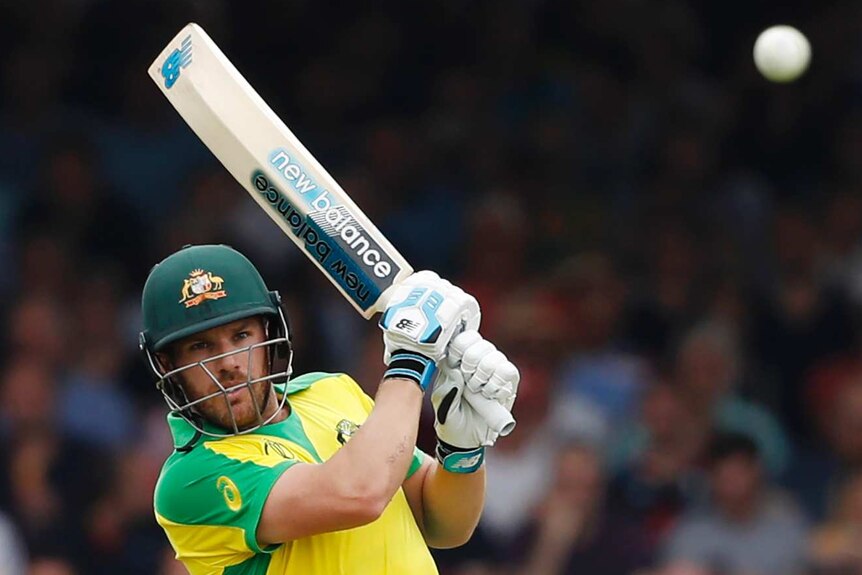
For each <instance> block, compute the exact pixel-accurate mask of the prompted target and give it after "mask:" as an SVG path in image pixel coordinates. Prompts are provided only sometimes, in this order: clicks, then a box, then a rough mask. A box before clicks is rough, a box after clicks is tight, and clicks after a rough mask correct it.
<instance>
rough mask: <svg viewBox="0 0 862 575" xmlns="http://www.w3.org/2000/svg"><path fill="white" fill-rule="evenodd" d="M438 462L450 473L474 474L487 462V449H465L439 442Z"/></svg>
mask: <svg viewBox="0 0 862 575" xmlns="http://www.w3.org/2000/svg"><path fill="white" fill-rule="evenodd" d="M436 455H437V461H439V462H440V464H441V465H442V466H443V469H445V470H446V471H449V472H450V473H473V472H475V471H477V470H478V469H479V468H480V467H482V462H484V461H485V448H484V447H474V448H472V449H463V448H461V447H455V446H454V445H449V444H448V443H445V442H443V441H440V440H439V439H438V440H437V450H436Z"/></svg>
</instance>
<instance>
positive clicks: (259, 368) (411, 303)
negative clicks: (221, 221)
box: [140, 245, 520, 575]
mask: <svg viewBox="0 0 862 575" xmlns="http://www.w3.org/2000/svg"><path fill="white" fill-rule="evenodd" d="M142 308H143V310H142V311H143V331H142V332H141V336H140V342H141V350H142V352H143V353H144V355H145V357H146V360H147V362H148V364H149V366H150V368H151V369H152V371H153V373H154V375H155V377H156V380H157V384H156V385H157V387H158V389H159V390H160V391H161V392H162V394H163V395H164V397H165V400H166V401H167V403H168V406H169V409H170V413H169V415H168V424H169V426H170V429H171V433H172V436H173V441H174V451H173V453H172V454H171V455H170V457H169V458H168V459H167V461H166V462H165V464H164V467H163V468H162V473H161V476H160V478H159V481H158V484H157V486H156V492H155V514H156V519H157V521H158V523H159V524H160V525H161V526H162V528H164V530H165V533H166V534H167V536H168V539H169V540H170V542H171V545H172V546H173V548H174V550H175V551H176V554H177V558H178V559H179V560H180V561H182V562H183V564H184V565H185V566H186V568H187V569H188V570H189V572H190V573H191V574H192V575H300V574H301V575H308V574H320V575H330V574H331V575H338V574H344V575H347V574H349V575H386V574H390V575H392V574H399V575H401V574H410V575H425V574H432V573H437V569H436V567H435V565H434V561H433V559H432V557H431V554H430V552H429V549H428V548H429V547H440V548H443V547H454V546H458V545H461V544H463V543H465V542H466V541H467V540H468V539H469V538H470V536H471V534H472V532H473V530H474V528H475V527H476V524H477V523H478V521H479V517H480V515H481V512H482V507H483V503H484V490H485V469H484V466H483V457H484V449H485V447H487V446H491V445H493V444H494V442H495V440H496V439H497V434H496V433H495V432H494V431H493V430H491V429H490V428H489V427H488V425H487V424H486V423H485V422H484V420H483V419H482V418H480V417H479V416H478V414H477V413H476V412H475V411H474V410H473V408H472V407H471V406H470V403H469V402H468V401H467V400H465V399H464V398H465V395H467V396H469V395H470V394H481V395H482V396H483V397H485V398H488V399H492V400H494V401H496V402H499V403H500V404H501V405H503V406H504V407H505V408H506V409H508V410H511V408H512V404H513V402H514V400H515V394H516V392H517V387H518V381H519V377H520V376H519V374H518V370H517V369H516V368H515V366H514V365H512V363H511V362H509V361H508V359H507V358H506V356H505V355H503V354H502V353H501V352H500V351H498V350H497V349H496V348H495V347H494V346H493V345H492V344H491V343H490V342H488V341H486V340H485V339H483V338H482V337H481V336H480V335H479V333H478V331H476V329H477V328H478V325H479V306H478V303H477V302H476V300H475V298H473V297H472V296H470V295H468V294H466V293H465V292H464V291H463V290H461V289H459V288H457V287H455V286H453V285H452V284H451V283H449V282H447V281H445V280H443V279H441V278H440V277H438V276H437V275H436V274H434V273H432V272H418V273H415V274H413V275H412V276H410V277H408V278H407V279H406V280H405V281H404V282H402V283H401V284H400V285H398V286H397V287H396V288H395V290H394V292H393V295H392V297H391V298H390V300H389V306H388V307H387V308H386V310H385V312H384V313H383V315H382V318H381V320H380V327H381V329H382V331H383V341H384V344H385V353H384V358H383V359H384V363H385V365H386V369H385V370H384V371H383V376H382V381H381V382H380V386H379V388H378V391H377V394H376V397H375V399H374V400H372V399H371V398H370V397H368V396H367V395H366V394H365V393H363V391H362V389H361V388H360V387H359V386H358V385H357V384H356V382H354V381H353V380H352V379H351V378H350V377H349V376H348V375H346V374H334V373H322V372H315V373H308V374H305V375H301V376H298V377H292V373H291V360H292V353H293V352H292V348H291V337H292V334H291V332H290V327H289V323H288V321H287V314H286V312H285V310H284V309H282V306H281V303H280V299H279V296H278V293H277V292H275V291H270V290H269V289H268V288H267V286H266V284H265V283H264V281H263V279H262V278H261V276H260V274H259V273H258V271H257V269H255V267H254V266H253V265H252V264H251V262H249V260H248V259H246V258H245V257H244V256H243V255H242V254H240V253H239V252H237V251H235V250H234V249H232V248H230V247H227V246H223V245H202V246H187V247H185V248H183V249H181V250H179V251H178V252H176V253H174V254H172V255H170V256H169V257H167V258H166V259H165V260H163V261H162V262H161V263H159V264H157V265H156V266H155V267H154V268H153V269H152V271H151V272H150V274H149V277H148V278H147V281H146V284H145V285H144V289H143V295H142ZM429 387H430V388H432V389H431V402H432V404H433V407H434V411H435V416H436V421H435V426H434V427H435V430H436V434H437V448H436V453H435V457H430V456H428V455H426V454H424V453H422V452H421V451H419V450H418V449H416V447H415V444H416V434H417V428H418V422H419V414H420V410H421V406H422V400H423V396H424V394H425V392H426V391H427V390H428V388H429Z"/></svg>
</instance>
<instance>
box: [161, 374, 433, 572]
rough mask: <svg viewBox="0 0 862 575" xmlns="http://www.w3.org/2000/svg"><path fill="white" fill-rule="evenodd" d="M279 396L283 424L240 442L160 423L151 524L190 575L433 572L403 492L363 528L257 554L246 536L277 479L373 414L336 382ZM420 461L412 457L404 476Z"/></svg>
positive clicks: (319, 379) (306, 379) (351, 386)
mask: <svg viewBox="0 0 862 575" xmlns="http://www.w3.org/2000/svg"><path fill="white" fill-rule="evenodd" d="M280 390H281V391H283V392H284V393H287V394H288V396H289V397H288V401H289V403H290V408H291V411H290V416H289V417H287V418H286V419H284V420H283V421H280V422H278V423H273V424H270V425H266V426H264V427H261V428H260V429H258V430H256V431H254V432H252V433H249V434H246V435H239V436H234V437H227V438H223V439H215V438H212V437H207V436H200V435H199V434H198V433H197V432H196V431H195V430H194V428H192V427H191V425H189V424H188V423H187V422H186V421H185V420H183V419H182V418H181V417H179V416H176V415H170V416H168V423H169V424H170V427H171V433H172V435H173V438H174V446H175V451H174V452H173V454H172V455H171V456H170V457H169V458H168V460H167V461H166V462H165V465H164V467H163V468H162V473H161V476H160V477H159V481H158V484H157V485H156V493H155V512H156V520H157V521H158V522H159V525H161V526H162V528H164V530H165V532H166V533H167V536H168V539H169V540H170V542H171V545H173V547H174V550H175V551H176V553H177V558H178V559H179V560H180V561H182V562H183V563H184V564H185V566H186V568H187V569H188V570H189V572H190V573H191V575H300V574H301V575H309V574H312V573H313V574H318V575H330V574H331V575H338V574H345V575H346V574H349V575H364V574H367V575H386V574H402V573H410V574H411V575H414V574H415V575H424V574H429V573H433V574H436V573H437V568H436V567H435V565H434V561H433V559H432V558H431V554H430V552H429V551H428V547H427V546H426V544H425V540H424V539H423V538H422V533H421V532H420V531H419V527H418V526H417V525H416V521H415V519H414V517H413V514H412V512H411V511H410V507H409V505H408V504H407V498H406V497H405V495H404V492H403V490H402V489H399V490H398V492H397V493H396V494H395V497H394V498H393V499H392V501H391V502H390V503H389V505H388V506H387V507H386V509H385V511H384V512H383V514H382V515H381V516H380V517H379V518H378V519H377V520H376V521H374V522H372V523H369V524H367V525H363V526H361V527H356V528H354V529H347V530H344V531H335V532H332V533H323V534H320V535H314V536H311V537H305V538H302V539H297V540H294V541H289V542H287V543H284V544H280V545H272V546H268V547H265V548H261V546H260V545H259V544H258V542H257V540H256V537H255V533H256V532H257V525H258V522H259V521H260V516H261V513H262V512H263V506H264V503H265V502H266V498H267V497H268V495H269V492H270V489H272V486H273V485H274V484H275V482H276V480H277V479H278V478H279V476H280V475H281V474H282V473H283V472H284V471H285V470H286V469H287V468H289V467H290V466H291V465H294V464H295V463H297V462H300V461H302V462H306V463H321V462H323V461H326V460H327V459H329V458H330V457H332V455H333V454H334V453H335V452H336V451H337V450H338V449H339V448H341V446H342V445H343V444H344V443H345V442H346V441H347V440H348V439H349V437H350V435H351V434H352V433H353V432H354V431H355V430H356V428H357V426H358V425H361V424H362V422H364V421H365V419H366V418H367V417H368V414H369V413H370V412H371V408H372V406H373V401H372V400H371V398H370V397H368V396H367V395H366V394H365V393H364V392H363V391H362V389H361V388H360V387H359V386H358V385H357V384H356V383H355V382H354V381H353V380H352V379H351V378H350V377H348V376H346V375H343V374H337V375H335V374H326V373H310V374H307V375H303V376H301V377H298V378H295V379H293V380H291V381H290V382H289V383H288V384H287V386H286V387H284V388H281V389H280ZM424 457H426V456H425V455H424V454H423V453H422V452H421V451H419V450H418V449H417V450H416V452H415V454H414V457H413V462H412V464H411V466H410V470H409V472H408V477H409V476H410V475H411V474H413V473H415V472H416V470H417V469H419V467H420V465H421V464H422V461H423V460H424Z"/></svg>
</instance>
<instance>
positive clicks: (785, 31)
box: [754, 26, 811, 82]
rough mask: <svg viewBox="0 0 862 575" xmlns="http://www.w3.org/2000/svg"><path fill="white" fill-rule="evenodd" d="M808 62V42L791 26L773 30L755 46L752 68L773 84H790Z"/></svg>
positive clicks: (765, 31)
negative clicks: (753, 66)
mask: <svg viewBox="0 0 862 575" xmlns="http://www.w3.org/2000/svg"><path fill="white" fill-rule="evenodd" d="M809 62H811V45H810V44H809V43H808V39H807V38H806V37H805V36H804V35H803V34H802V32H800V31H799V30H797V29H796V28H794V27H792V26H772V27H771V28H767V29H766V30H764V31H763V32H761V33H760V36H758V37H757V41H756V42H755V43H754V64H755V65H756V66H757V69H758V70H760V73H761V74H763V76H764V77H765V78H766V79H767V80H770V81H772V82H792V81H793V80H795V79H797V78H798V77H799V76H801V75H802V74H803V72H805V70H806V69H807V68H808V64H809Z"/></svg>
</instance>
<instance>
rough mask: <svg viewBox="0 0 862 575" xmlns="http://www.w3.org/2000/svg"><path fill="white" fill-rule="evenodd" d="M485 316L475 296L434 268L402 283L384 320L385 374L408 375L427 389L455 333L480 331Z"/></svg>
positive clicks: (381, 323)
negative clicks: (481, 312)
mask: <svg viewBox="0 0 862 575" xmlns="http://www.w3.org/2000/svg"><path fill="white" fill-rule="evenodd" d="M480 319H481V314H480V311H479V303H478V302H477V301H476V298H474V297H473V296H471V295H469V294H467V293H466V292H464V290H462V289H461V288H458V287H456V286H454V285H452V284H451V283H449V282H448V281H446V280H444V279H441V278H440V276H438V275H437V274H435V273H434V272H430V271H422V272H417V273H415V274H413V275H412V276H410V277H409V278H407V279H406V280H404V281H403V282H402V283H401V285H399V286H398V287H397V288H396V289H395V291H394V293H393V294H392V297H391V298H390V303H389V306H388V307H387V308H386V310H385V311H384V312H383V315H382V316H381V318H380V327H381V329H382V330H383V343H384V346H385V350H384V354H383V361H384V362H385V363H386V365H387V366H389V369H388V370H387V371H386V374H385V376H384V377H407V378H408V379H413V380H414V381H416V382H417V383H418V384H419V385H420V386H421V387H422V389H426V388H427V386H428V385H429V384H430V382H431V381H432V380H433V377H434V374H435V373H436V367H437V363H438V362H439V361H440V360H441V359H442V358H443V357H444V356H445V354H446V348H447V346H448V345H449V341H450V340H451V339H452V337H453V336H454V335H455V334H456V333H459V332H461V331H463V330H464V329H476V328H478V326H479V322H480Z"/></svg>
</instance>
